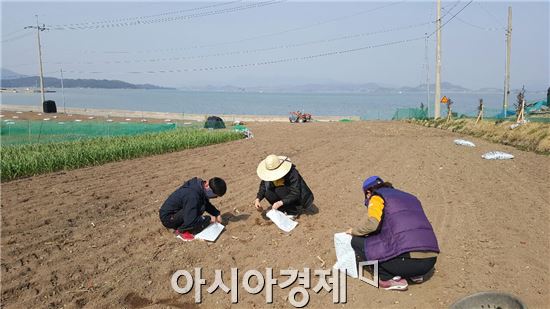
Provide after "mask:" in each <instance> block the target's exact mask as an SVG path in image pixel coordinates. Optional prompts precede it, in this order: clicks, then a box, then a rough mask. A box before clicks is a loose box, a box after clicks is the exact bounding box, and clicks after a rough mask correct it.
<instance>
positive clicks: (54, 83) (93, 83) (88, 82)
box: [0, 76, 170, 89]
mask: <svg viewBox="0 0 550 309" xmlns="http://www.w3.org/2000/svg"><path fill="white" fill-rule="evenodd" d="M37 85H39V79H38V77H37V76H28V77H20V78H13V79H4V78H3V79H2V80H0V87H2V88H21V87H32V88H35V87H37ZM63 86H64V87H65V88H104V89H170V88H165V87H160V86H155V85H151V84H142V85H136V84H131V83H127V82H123V81H120V80H107V79H70V78H68V79H63ZM44 87H46V88H61V80H60V79H59V78H54V77H45V78H44Z"/></svg>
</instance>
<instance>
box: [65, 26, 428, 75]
mask: <svg viewBox="0 0 550 309" xmlns="http://www.w3.org/2000/svg"><path fill="white" fill-rule="evenodd" d="M425 38H426V37H425V36H424V35H423V36H418V37H413V38H409V39H402V40H397V41H391V42H385V43H379V44H373V45H367V46H362V47H357V48H351V49H345V50H337V51H330V52H324V53H318V54H313V55H307V56H297V57H288V58H280V59H274V60H266V61H261V62H252V63H243V64H232V65H219V66H211V67H201V68H183V69H169V70H148V71H130V72H101V71H92V72H85V71H76V70H67V71H65V70H64V71H63V72H66V73H73V74H75V73H76V74H162V73H184V72H203V71H218V70H227V69H235V68H247V67H256V66H264V65H272V64H279V63H287V62H297V61H305V60H311V59H316V58H321V57H328V56H335V55H342V54H348V53H353V52H358V51H363V50H367V49H374V48H380V47H386V46H392V45H399V44H405V43H410V42H414V41H419V40H424V39H425Z"/></svg>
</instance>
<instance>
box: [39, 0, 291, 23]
mask: <svg viewBox="0 0 550 309" xmlns="http://www.w3.org/2000/svg"><path fill="white" fill-rule="evenodd" d="M285 1H286V0H270V1H264V2H257V3H256V2H254V3H252V4H246V5H241V6H236V7H232V8H227V9H221V10H216V11H207V12H201V13H196V14H190V15H182V16H175V17H166V18H156V19H149V20H147V19H146V20H136V21H130V22H121V23H111V24H100V25H89V26H63V25H54V26H50V28H51V29H53V30H98V29H102V30H103V29H110V28H118V27H129V26H138V25H147V24H157V23H166V22H173V21H178V20H188V19H192V18H198V17H205V16H212V15H219V14H224V13H233V12H238V11H243V10H248V9H253V8H259V7H264V6H268V5H273V4H278V3H282V2H285Z"/></svg>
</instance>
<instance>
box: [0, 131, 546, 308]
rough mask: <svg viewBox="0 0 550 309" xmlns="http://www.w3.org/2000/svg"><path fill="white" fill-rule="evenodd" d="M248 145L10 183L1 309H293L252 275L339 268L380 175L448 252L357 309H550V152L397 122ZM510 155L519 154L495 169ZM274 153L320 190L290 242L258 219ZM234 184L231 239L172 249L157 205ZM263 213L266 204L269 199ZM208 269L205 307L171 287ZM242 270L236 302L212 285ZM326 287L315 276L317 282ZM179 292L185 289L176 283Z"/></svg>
mask: <svg viewBox="0 0 550 309" xmlns="http://www.w3.org/2000/svg"><path fill="white" fill-rule="evenodd" d="M249 127H250V128H251V130H252V131H253V133H254V135H255V137H254V138H253V139H250V140H240V141H236V142H231V143H226V144H219V145H213V146H208V147H203V148H199V149H192V150H186V151H181V152H176V153H170V154H165V155H159V156H153V157H147V158H141V159H135V160H130V161H123V162H115V163H110V164H105V165H102V166H97V167H89V168H83V169H79V170H73V171H64V172H58V173H52V174H47V175H41V176H36V177H31V178H25V179H20V180H15V181H11V182H7V183H2V188H1V193H2V198H1V215H2V220H1V224H2V226H1V232H2V235H1V249H2V252H1V257H2V263H1V275H2V296H1V303H2V307H6V308H35V307H36V308H60V307H68V308H78V307H90V308H108V307H114V308H118V307H126V308H144V307H151V308H153V307H176V308H195V307H204V308H229V307H233V306H235V307H243V308H252V307H256V308H263V307H269V308H287V307H290V303H289V301H288V299H287V298H288V292H289V291H290V288H286V289H281V288H279V287H277V286H275V287H274V297H273V299H274V300H273V304H266V302H265V297H266V294H265V290H264V291H262V292H260V293H259V294H256V295H253V294H249V293H247V292H246V291H245V290H244V288H243V287H242V285H241V284H242V282H240V281H241V279H242V277H243V274H244V273H245V271H247V270H249V269H257V270H259V271H260V272H262V273H264V274H265V268H266V267H272V268H273V272H274V274H275V277H276V278H278V279H279V280H280V281H284V280H285V279H286V277H282V276H280V273H279V271H280V270H281V269H298V270H303V269H304V268H305V267H309V268H311V269H312V271H313V270H315V269H330V267H331V266H332V265H333V264H334V262H335V260H336V257H335V252H334V245H333V234H334V233H336V232H341V231H344V230H345V229H347V228H348V227H350V226H352V225H353V224H355V223H357V221H358V220H359V219H360V218H361V217H362V216H365V214H366V208H365V207H364V206H363V196H362V192H361V183H362V180H363V179H364V178H365V177H367V176H370V175H379V176H381V177H382V178H384V179H385V180H387V181H390V182H392V183H393V184H394V186H395V187H396V188H399V189H402V190H405V191H408V192H411V193H413V194H415V195H416V196H418V198H419V199H420V200H421V201H422V203H423V206H424V209H425V211H426V214H427V216H428V218H429V219H430V221H431V222H432V225H433V227H434V229H435V232H436V235H437V237H438V240H439V245H440V248H441V254H440V256H439V258H438V262H437V264H436V270H435V272H434V274H433V276H432V277H431V278H430V279H429V280H427V281H426V282H424V283H423V284H420V285H410V286H409V290H408V291H406V292H390V291H384V290H378V289H376V288H374V287H372V286H370V285H368V284H366V283H364V282H361V281H359V280H356V279H351V278H349V279H348V281H347V304H345V305H344V306H345V307H349V308H366V307H395V308H414V307H416V308H438V307H447V306H449V305H450V304H452V303H453V302H454V301H456V300H457V299H459V298H461V297H463V296H465V295H468V294H471V293H475V292H478V291H488V290H494V291H504V292H509V293H512V294H515V295H517V296H519V297H520V298H521V299H522V300H523V301H524V302H525V303H526V304H527V305H528V306H529V307H531V308H547V307H549V306H550V299H549V296H548V295H549V293H548V286H549V262H548V261H549V259H548V257H549V256H550V252H549V248H550V244H549V222H550V220H549V219H550V218H549V213H550V202H549V200H550V197H549V190H548V189H549V183H550V176H549V175H550V174H549V172H548V171H549V167H550V158H549V157H547V156H542V155H537V154H533V153H529V152H523V151H520V150H516V149H514V148H511V147H507V146H503V145H498V144H493V143H489V142H486V141H483V140H479V139H476V138H471V137H464V138H466V139H469V140H471V141H473V142H474V143H476V145H477V147H476V148H467V147H460V146H456V145H454V144H453V139H454V138H457V137H460V135H458V134H454V133H450V132H447V131H442V130H437V129H430V128H424V127H420V126H415V125H412V124H406V123H400V122H354V123H307V124H290V123H258V124H252V125H249ZM491 150H502V151H506V152H509V153H512V154H514V155H515V156H516V158H515V159H513V160H507V161H487V160H483V159H482V158H481V155H482V154H483V153H484V152H487V151H491ZM270 153H276V154H281V155H288V156H290V158H291V159H292V161H293V162H294V163H295V164H296V165H297V168H298V170H299V171H300V173H301V174H302V175H303V176H304V178H305V180H306V181H307V183H308V185H309V186H310V187H311V189H312V190H313V192H314V194H315V204H316V206H317V208H318V209H319V211H318V213H316V214H305V215H302V216H301V217H300V218H299V219H298V221H299V225H298V226H297V227H296V229H295V230H293V231H292V232H291V233H290V234H285V233H283V232H282V231H280V230H279V229H277V227H276V226H275V225H273V224H271V223H270V221H268V220H267V219H266V217H265V211H264V213H260V212H257V211H256V210H255V209H254V208H253V206H252V201H253V199H254V198H255V194H256V191H257V188H258V183H259V179H258V178H257V176H256V167H257V164H258V162H259V161H260V160H262V159H263V158H265V156H266V155H268V154H270ZM194 176H200V177H202V178H204V179H207V178H209V177H212V176H219V177H222V178H224V179H225V180H226V181H227V183H228V188H229V189H228V192H227V194H226V195H225V196H224V197H222V198H220V199H217V200H214V204H215V205H217V206H218V208H219V209H220V210H221V212H222V214H223V218H224V221H225V224H227V226H226V230H225V231H224V233H223V234H222V235H221V236H220V238H219V239H218V240H217V241H216V242H215V243H206V242H201V241H193V242H188V243H184V242H181V241H179V240H177V239H176V238H175V237H174V235H173V234H172V233H171V231H169V230H167V229H165V228H164V227H162V225H161V224H160V222H159V219H158V209H159V207H160V205H161V204H162V202H163V201H164V199H165V198H166V197H167V196H168V195H169V194H170V193H171V192H173V191H174V190H175V189H176V188H177V187H178V186H180V185H181V184H182V183H183V182H184V181H185V180H187V179H189V178H191V177H194ZM263 203H264V205H265V206H266V204H265V202H263ZM195 267H202V276H203V277H204V278H206V280H207V281H206V285H205V286H203V287H202V305H198V304H195V303H194V290H193V291H191V292H190V293H188V294H185V295H180V294H178V293H176V292H175V291H174V290H173V289H172V288H171V285H170V279H171V276H172V274H173V273H174V272H175V271H176V270H179V269H183V270H188V271H190V272H191V273H193V270H194V268H195ZM232 267H237V268H238V269H239V285H240V288H239V303H238V304H231V295H230V294H225V293H224V292H223V291H221V290H220V289H218V290H217V291H216V292H214V293H213V294H209V293H208V292H207V291H206V289H207V288H208V287H209V286H210V284H211V283H212V282H213V278H214V271H215V270H216V269H221V270H223V271H224V276H223V277H224V278H225V284H226V285H228V286H230V281H229V273H230V270H231V268H232ZM317 281H318V277H315V276H312V282H311V284H312V286H315V285H316V283H317ZM184 283H185V282H184V281H183V283H182V285H183V284H184ZM308 291H309V295H310V301H309V306H308V307H310V308H321V307H337V306H338V307H339V306H342V305H341V304H333V302H332V294H329V293H328V292H326V291H324V290H323V291H320V292H319V293H315V292H313V291H312V289H309V290H308Z"/></svg>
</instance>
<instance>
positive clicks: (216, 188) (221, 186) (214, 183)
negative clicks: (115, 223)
mask: <svg viewBox="0 0 550 309" xmlns="http://www.w3.org/2000/svg"><path fill="white" fill-rule="evenodd" d="M208 186H209V187H210V189H212V192H214V194H216V195H217V196H223V195H224V194H225V192H226V191H227V185H226V184H225V181H224V180H223V179H221V178H219V177H213V178H210V180H209V181H208Z"/></svg>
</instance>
